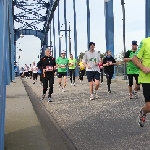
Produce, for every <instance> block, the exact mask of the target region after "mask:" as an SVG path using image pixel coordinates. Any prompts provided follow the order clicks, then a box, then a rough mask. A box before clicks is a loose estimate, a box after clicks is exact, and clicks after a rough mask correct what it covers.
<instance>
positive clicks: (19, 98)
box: [5, 78, 50, 150]
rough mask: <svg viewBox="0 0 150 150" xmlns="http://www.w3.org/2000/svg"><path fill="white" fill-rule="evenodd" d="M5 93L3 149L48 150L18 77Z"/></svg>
mask: <svg viewBox="0 0 150 150" xmlns="http://www.w3.org/2000/svg"><path fill="white" fill-rule="evenodd" d="M6 95H7V96H6V118H5V150H50V148H49V145H48V142H47V140H46V137H45V134H44V132H43V129H42V127H41V125H40V123H39V121H38V118H37V116H36V114H35V112H34V110H33V106H32V104H31V102H30V100H29V97H28V95H27V92H26V91H25V88H24V86H23V84H22V81H21V80H20V78H16V80H15V82H14V83H11V84H10V85H8V86H7V94H6Z"/></svg>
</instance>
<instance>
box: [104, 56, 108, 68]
mask: <svg viewBox="0 0 150 150" xmlns="http://www.w3.org/2000/svg"><path fill="white" fill-rule="evenodd" d="M103 66H104V67H105V66H109V64H108V63H107V62H106V59H105V58H104V59H103Z"/></svg>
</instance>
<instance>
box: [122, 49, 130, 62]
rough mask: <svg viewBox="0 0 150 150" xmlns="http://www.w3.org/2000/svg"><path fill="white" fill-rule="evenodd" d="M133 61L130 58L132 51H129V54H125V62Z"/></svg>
mask: <svg viewBox="0 0 150 150" xmlns="http://www.w3.org/2000/svg"><path fill="white" fill-rule="evenodd" d="M131 60H132V58H130V51H127V52H126V53H125V55H124V59H123V61H124V62H128V61H131Z"/></svg>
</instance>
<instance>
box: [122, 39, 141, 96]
mask: <svg viewBox="0 0 150 150" xmlns="http://www.w3.org/2000/svg"><path fill="white" fill-rule="evenodd" d="M136 50H137V41H132V49H131V50H128V51H127V52H126V53H125V56H124V62H127V75H128V80H129V84H128V85H129V96H130V99H132V98H133V95H134V96H135V98H137V91H138V89H139V87H140V85H139V84H138V76H139V73H140V69H139V68H138V67H137V66H136V65H135V64H134V63H133V62H132V57H133V56H134V55H135V52H136ZM133 77H134V78H135V81H136V84H135V88H134V90H132V85H133ZM132 94H133V95H132Z"/></svg>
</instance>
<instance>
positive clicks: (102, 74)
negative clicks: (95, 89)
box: [100, 69, 104, 83]
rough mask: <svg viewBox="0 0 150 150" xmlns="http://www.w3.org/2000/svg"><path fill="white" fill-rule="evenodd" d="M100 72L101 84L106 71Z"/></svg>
mask: <svg viewBox="0 0 150 150" xmlns="http://www.w3.org/2000/svg"><path fill="white" fill-rule="evenodd" d="M100 72H101V83H102V82H103V76H104V70H103V69H100Z"/></svg>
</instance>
